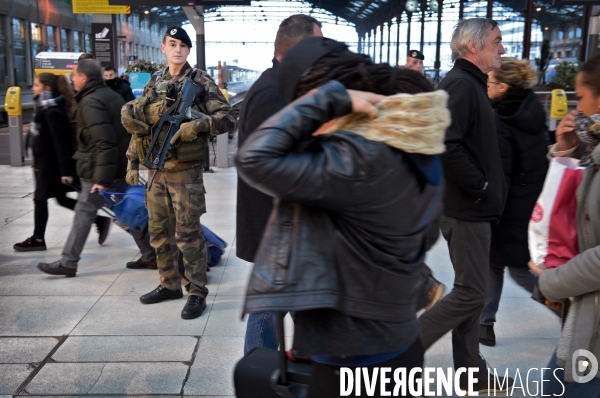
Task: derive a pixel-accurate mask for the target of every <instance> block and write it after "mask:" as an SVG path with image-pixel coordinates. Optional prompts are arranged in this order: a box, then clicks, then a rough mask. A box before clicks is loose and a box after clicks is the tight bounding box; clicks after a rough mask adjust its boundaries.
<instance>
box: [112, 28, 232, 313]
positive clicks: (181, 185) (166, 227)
mask: <svg viewBox="0 0 600 398" xmlns="http://www.w3.org/2000/svg"><path fill="white" fill-rule="evenodd" d="M191 47H192V43H191V41H190V38H189V36H188V35H187V33H186V32H185V31H184V30H183V29H181V28H180V27H171V28H169V29H168V30H167V33H166V34H165V36H164V39H163V44H162V45H161V50H162V52H163V53H164V54H165V55H166V57H167V63H168V67H167V68H165V69H164V70H163V71H159V72H157V73H155V74H154V75H153V76H152V79H151V80H150V82H149V83H148V84H147V85H146V87H145V88H144V93H143V95H142V96H141V97H139V98H137V99H135V100H133V101H131V102H128V103H127V104H125V106H123V109H122V111H121V117H122V121H123V125H124V126H125V128H127V130H128V131H129V132H130V133H131V134H133V136H132V138H131V144H130V148H129V150H128V157H129V167H128V172H127V182H128V183H130V184H137V182H138V165H139V162H143V160H144V157H145V156H146V153H147V152H148V149H149V146H150V141H151V139H152V134H164V130H163V131H153V130H152V127H151V126H153V125H154V124H155V123H156V122H157V121H158V120H159V119H160V113H162V112H165V111H166V109H167V108H168V107H169V106H170V105H171V103H172V102H173V99H174V98H175V97H176V95H177V93H178V92H179V91H180V90H181V87H182V86H183V82H184V81H185V80H186V79H188V78H190V75H191V73H192V72H193V69H192V67H191V66H190V65H189V64H188V63H187V61H186V59H187V56H188V54H189V53H190V49H191ZM194 79H195V80H196V81H198V82H200V83H202V84H203V85H204V87H205V90H204V91H203V92H202V93H201V94H199V95H198V96H197V97H196V100H195V103H194V106H193V108H194V109H195V110H196V111H199V112H200V113H201V115H200V116H199V117H197V118H196V119H194V120H191V121H189V122H185V123H182V124H181V126H180V129H179V130H178V131H177V132H176V133H175V135H174V137H173V140H172V141H171V142H172V143H173V144H174V145H173V147H172V148H171V151H170V152H169V156H168V160H167V162H166V164H165V167H164V170H161V171H158V172H157V175H156V178H155V180H154V183H153V185H152V188H151V189H150V191H149V192H147V194H146V205H147V207H148V213H149V226H148V230H149V232H150V244H151V245H152V247H154V248H155V249H156V256H157V258H156V260H157V265H158V269H159V273H160V285H159V286H158V287H157V288H156V289H154V290H153V291H151V292H150V293H147V294H144V295H143V296H141V297H140V301H141V302H142V303H144V304H153V303H159V302H161V301H164V300H170V299H177V298H181V297H183V293H182V290H181V278H182V275H180V274H179V271H178V269H177V255H178V249H179V251H181V253H182V255H183V261H184V265H185V278H186V279H187V280H189V281H190V284H189V285H188V286H186V287H187V290H188V293H189V297H188V301H187V303H186V305H185V306H184V308H183V311H182V312H181V317H182V318H184V319H193V318H197V317H199V316H200V315H202V311H203V310H204V308H206V300H205V299H206V296H207V295H208V289H207V288H206V282H207V276H206V261H207V256H206V244H205V242H204V235H203V233H202V229H201V227H200V216H201V215H202V214H203V213H205V212H206V203H205V201H204V194H205V191H204V184H203V179H202V163H203V161H204V146H205V145H206V142H207V139H208V137H209V135H212V136H216V135H218V134H223V133H228V132H230V131H233V130H234V129H235V126H236V120H235V117H234V116H233V114H232V109H231V106H230V105H229V104H228V103H227V100H226V99H225V98H224V97H223V95H222V94H221V92H220V91H219V88H218V87H217V85H216V84H215V83H214V81H213V80H212V78H211V77H210V76H209V75H208V74H207V73H206V72H203V71H198V73H196V75H195V77H194ZM165 129H166V126H165ZM159 137H160V136H159ZM157 149H158V148H157ZM134 154H136V155H137V156H135V155H134ZM206 161H208V159H207V160H206Z"/></svg>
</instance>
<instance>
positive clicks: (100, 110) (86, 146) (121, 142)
mask: <svg viewBox="0 0 600 398" xmlns="http://www.w3.org/2000/svg"><path fill="white" fill-rule="evenodd" d="M75 100H76V101H77V113H76V115H75V120H76V122H77V152H76V153H75V155H74V156H73V158H74V159H76V160H77V175H79V177H80V178H82V179H83V180H84V181H87V182H93V183H95V184H100V185H104V186H109V185H114V184H119V183H120V181H119V180H121V181H122V180H123V179H124V178H125V174H126V173H127V157H126V156H125V153H126V152H127V147H128V146H129V140H130V138H131V135H130V134H129V133H127V130H125V128H124V127H123V125H122V124H121V107H122V106H123V105H124V104H125V101H124V100H123V98H121V96H120V95H119V94H117V93H116V92H114V91H113V90H112V89H110V88H108V87H106V86H105V85H104V81H103V80H102V79H92V80H90V81H88V82H87V83H86V84H85V86H84V87H83V88H82V89H81V90H80V91H79V92H78V93H77V95H76V96H75Z"/></svg>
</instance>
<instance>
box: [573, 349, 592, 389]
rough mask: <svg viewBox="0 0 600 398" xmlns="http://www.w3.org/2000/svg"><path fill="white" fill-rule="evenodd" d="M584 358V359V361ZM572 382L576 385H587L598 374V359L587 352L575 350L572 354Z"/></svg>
mask: <svg viewBox="0 0 600 398" xmlns="http://www.w3.org/2000/svg"><path fill="white" fill-rule="evenodd" d="M584 358H585V359H584ZM572 362H573V369H572V370H573V380H575V381H576V382H577V383H587V382H588V381H591V380H592V379H593V378H594V377H596V373H598V359H597V358H596V356H595V355H594V354H592V353H591V352H589V351H588V350H583V349H580V350H577V351H575V352H574V353H573V357H572Z"/></svg>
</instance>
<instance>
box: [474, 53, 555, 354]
mask: <svg viewBox="0 0 600 398" xmlns="http://www.w3.org/2000/svg"><path fill="white" fill-rule="evenodd" d="M488 76H489V77H488V82H487V86H488V96H489V97H490V99H491V100H492V106H493V108H494V114H495V122H496V131H497V134H498V144H499V147H500V155H501V156H502V166H503V168H504V176H505V178H506V184H507V186H508V196H507V198H506V204H505V206H504V212H503V213H502V218H501V219H500V222H499V223H498V224H495V223H493V224H492V244H491V249H490V272H489V275H490V277H489V283H488V291H487V298H486V301H485V306H484V308H483V311H482V312H481V317H480V326H479V342H480V343H481V344H483V345H487V346H490V347H493V346H494V345H496V336H495V334H494V322H496V312H497V311H498V306H499V304H500V295H501V294H502V286H503V284H504V268H505V267H508V270H509V273H510V276H511V277H512V278H513V279H514V280H515V282H517V283H518V284H519V285H520V286H521V287H523V288H524V289H525V290H527V291H528V292H530V293H531V292H533V288H534V286H535V284H536V281H537V277H536V276H535V275H534V274H532V273H531V271H530V270H529V268H528V267H527V263H528V262H529V259H530V258H531V257H530V255H529V248H528V247H527V227H528V225H529V219H530V218H531V212H532V211H533V207H534V206H535V202H536V201H537V199H538V197H539V196H540V192H542V187H543V186H544V179H545V177H546V172H547V171H548V160H547V159H546V153H547V147H546V131H547V128H546V112H545V111H544V107H543V106H542V104H541V103H540V101H539V100H538V98H537V96H536V95H535V93H534V92H533V90H531V89H530V88H529V87H530V86H531V85H532V83H533V81H534V79H535V72H534V71H533V69H532V68H531V66H530V65H529V62H528V61H527V60H524V61H519V60H517V59H515V58H510V57H502V59H501V67H500V69H497V70H494V71H493V72H490V73H489V74H488Z"/></svg>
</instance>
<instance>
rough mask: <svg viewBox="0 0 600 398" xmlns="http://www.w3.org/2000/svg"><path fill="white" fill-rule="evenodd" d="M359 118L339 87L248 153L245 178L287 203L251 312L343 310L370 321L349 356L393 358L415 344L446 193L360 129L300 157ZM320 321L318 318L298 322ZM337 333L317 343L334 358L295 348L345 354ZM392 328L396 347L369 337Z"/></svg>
mask: <svg viewBox="0 0 600 398" xmlns="http://www.w3.org/2000/svg"><path fill="white" fill-rule="evenodd" d="M351 109H352V106H351V102H350V99H349V97H348V94H347V93H346V90H345V88H344V87H343V86H342V85H341V84H340V83H338V82H335V81H332V82H329V83H327V84H325V85H324V86H322V87H321V88H320V89H319V90H318V91H316V92H314V93H313V94H311V95H308V96H305V97H302V98H300V99H298V100H297V101H295V102H294V103H292V104H290V105H289V106H287V107H286V108H284V109H282V110H281V111H280V112H278V113H276V114H275V115H274V116H272V117H271V118H269V119H268V120H267V121H266V122H265V123H263V124H262V125H261V126H260V127H259V128H258V130H256V131H255V132H254V133H253V134H252V135H250V136H249V137H248V138H247V141H246V142H245V144H244V146H242V147H241V148H240V150H239V152H238V155H237V159H236V164H237V167H238V173H239V175H240V176H241V177H242V178H243V179H244V180H246V181H247V182H248V183H249V184H251V185H252V186H254V187H255V188H256V189H259V190H260V191H262V192H264V193H266V194H267V195H269V196H273V197H275V198H278V199H277V200H276V202H275V204H274V208H273V212H272V213H271V217H270V219H269V221H268V224H267V227H266V229H265V234H264V236H263V240H262V242H261V245H260V248H259V250H258V253H257V255H256V258H255V267H254V270H253V272H252V275H251V277H250V282H249V285H248V291H247V296H246V303H245V312H258V311H272V310H295V311H303V310H311V309H326V308H329V309H334V310H336V311H338V314H339V313H341V314H343V316H345V317H346V318H348V319H350V317H354V318H352V319H356V320H358V321H364V322H362V323H361V322H358V323H360V325H357V323H356V322H355V323H354V326H355V327H356V332H357V333H356V334H357V335H358V336H362V337H363V338H365V339H367V340H368V341H369V344H368V345H367V344H364V341H363V343H356V344H352V343H348V341H347V340H345V341H344V342H343V343H344V344H347V345H348V346H347V347H345V351H344V353H345V354H348V355H350V354H352V355H358V354H374V353H381V352H392V351H394V350H398V349H401V348H403V347H406V346H407V345H408V344H410V343H412V342H413V341H414V339H415V338H416V336H417V328H416V299H417V296H418V293H419V292H420V291H421V289H422V283H421V280H422V278H421V275H422V272H423V268H424V259H425V252H426V247H427V233H428V232H429V230H430V228H431V227H432V224H434V222H435V217H436V212H437V209H438V205H439V204H440V202H441V191H442V189H441V188H440V187H439V186H433V185H431V184H429V183H428V180H427V179H426V177H425V176H424V175H423V174H422V172H421V170H420V169H419V168H418V167H417V166H416V163H417V162H416V161H415V159H416V158H415V157H412V156H408V155H407V154H406V153H404V152H402V151H400V150H398V149H395V148H392V147H389V146H387V145H385V144H383V143H381V142H376V141H371V140H368V139H365V138H364V137H361V136H359V135H356V134H353V133H350V132H345V131H337V132H334V133H330V134H327V135H325V136H321V137H318V139H316V140H315V141H314V142H313V144H312V145H311V146H310V147H308V148H304V149H303V151H302V152H299V151H298V148H299V147H300V145H301V144H302V142H303V141H305V140H307V139H308V138H310V137H311V133H312V132H314V131H316V130H317V128H318V127H319V126H321V125H322V124H323V123H325V122H326V121H329V120H331V119H333V118H336V117H340V116H343V115H345V114H347V113H349V112H350V110H351ZM419 159H420V160H422V161H423V162H425V163H427V162H428V161H431V162H434V161H436V160H437V159H436V158H434V157H428V156H424V157H422V158H419ZM438 178H441V171H440V175H439V176H438ZM435 227H437V226H435ZM319 322H321V321H320V320H319V315H318V314H315V316H314V317H313V316H307V317H303V319H302V321H301V322H300V323H302V326H303V327H308V325H309V324H313V325H314V324H316V323H319ZM365 322H366V323H365ZM384 323H390V324H393V325H392V326H390V325H387V326H382V324H384ZM342 324H343V321H340V322H337V323H336V324H335V325H333V326H332V328H335V327H336V326H337V327H338V328H339V327H340V326H342ZM332 328H328V330H327V332H326V333H327V336H326V337H325V336H323V335H319V336H312V337H308V339H312V338H314V339H317V340H319V339H320V341H321V342H324V344H326V345H327V344H328V345H329V346H328V347H327V349H324V350H319V349H315V345H314V344H311V343H310V342H309V341H308V340H307V339H300V338H298V339H297V340H302V342H298V341H295V342H294V347H295V348H297V347H298V344H301V343H304V346H305V347H306V346H312V349H313V350H316V351H313V352H312V353H319V354H325V355H336V354H339V353H340V352H339V351H336V350H335V349H333V348H332V344H329V343H330V342H331V341H332V340H331V339H333V337H332V335H335V330H333V329H332ZM382 329H385V330H387V333H386V335H389V339H390V341H385V342H383V343H381V342H379V341H371V340H370V339H369V337H372V336H374V335H375V334H376V333H375V331H376V330H382ZM392 330H393V331H394V332H395V333H396V334H393V335H392V334H391V333H390V332H391V331H392ZM297 331H298V329H297ZM307 334H308V335H310V333H306V334H304V335H307ZM345 335H346V336H347V334H345ZM354 341H355V342H356V341H360V337H358V338H357V339H356V340H354ZM371 342H372V343H373V344H371ZM338 343H339V341H338ZM300 352H303V351H302V350H301V351H300Z"/></svg>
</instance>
